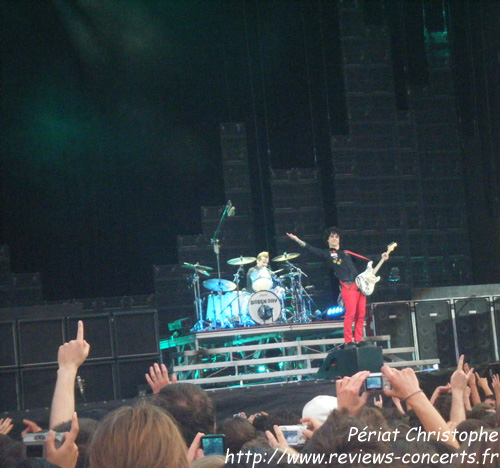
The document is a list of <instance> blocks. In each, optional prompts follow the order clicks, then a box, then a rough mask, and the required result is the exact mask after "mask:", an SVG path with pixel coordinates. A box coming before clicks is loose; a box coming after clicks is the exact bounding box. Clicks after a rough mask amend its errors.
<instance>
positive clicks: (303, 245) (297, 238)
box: [286, 232, 328, 259]
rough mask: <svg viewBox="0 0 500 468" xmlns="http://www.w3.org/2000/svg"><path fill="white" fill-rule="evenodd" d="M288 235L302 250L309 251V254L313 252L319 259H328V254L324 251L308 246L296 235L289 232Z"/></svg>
mask: <svg viewBox="0 0 500 468" xmlns="http://www.w3.org/2000/svg"><path fill="white" fill-rule="evenodd" d="M286 235H287V236H288V237H289V238H290V239H292V240H293V241H295V242H297V244H299V245H300V246H301V247H302V248H305V249H307V250H308V251H309V252H312V253H313V254H314V255H316V256H317V257H321V258H323V259H328V254H327V253H325V250H324V249H318V248H317V247H313V246H312V245H309V244H307V243H306V242H304V241H303V240H302V239H300V238H299V237H297V236H296V235H295V234H292V233H290V232H287V233H286ZM325 257H326V258H325Z"/></svg>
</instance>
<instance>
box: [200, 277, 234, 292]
mask: <svg viewBox="0 0 500 468" xmlns="http://www.w3.org/2000/svg"><path fill="white" fill-rule="evenodd" d="M203 286H205V288H207V289H210V291H217V292H227V291H234V290H235V289H236V284H234V283H233V282H232V281H229V280H225V279H218V278H212V279H209V280H206V281H203Z"/></svg>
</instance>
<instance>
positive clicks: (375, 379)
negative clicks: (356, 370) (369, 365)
mask: <svg viewBox="0 0 500 468" xmlns="http://www.w3.org/2000/svg"><path fill="white" fill-rule="evenodd" d="M390 388H391V384H390V383H389V381H388V380H387V378H386V376H385V375H384V374H381V373H373V372H372V373H371V374H370V375H369V376H368V377H367V378H366V381H365V384H364V390H368V391H370V390H371V391H376V390H389V389H390Z"/></svg>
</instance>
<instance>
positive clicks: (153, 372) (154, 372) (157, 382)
mask: <svg viewBox="0 0 500 468" xmlns="http://www.w3.org/2000/svg"><path fill="white" fill-rule="evenodd" d="M146 381H147V382H148V384H149V386H150V387H151V389H152V390H153V393H154V394H155V395H156V394H157V393H159V392H160V390H161V389H162V388H163V387H166V386H167V385H169V384H172V383H176V382H177V375H176V374H172V377H171V378H170V376H169V375H168V369H167V366H166V365H165V364H162V365H161V366H159V365H158V364H157V363H154V364H153V365H152V366H151V367H150V368H149V374H146Z"/></svg>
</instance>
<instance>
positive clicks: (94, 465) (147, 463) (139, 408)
mask: <svg viewBox="0 0 500 468" xmlns="http://www.w3.org/2000/svg"><path fill="white" fill-rule="evenodd" d="M88 452H89V466H90V468H111V467H113V468H188V467H189V464H188V461H187V449H186V444H185V442H184V440H183V438H182V436H181V434H180V432H179V430H178V428H177V426H176V424H175V422H174V421H173V419H172V418H171V417H170V416H169V415H168V414H166V413H165V411H162V410H161V409H160V408H158V407H156V406H153V405H151V404H150V403H148V402H146V401H139V402H138V403H137V404H136V405H134V406H122V407H120V408H118V409H116V410H115V411H113V412H111V413H109V414H108V415H107V416H106V417H104V419H103V420H102V421H101V422H100V424H99V426H98V427H97V429H96V431H95V432H94V435H93V436H92V440H91V441H90V445H89V449H88Z"/></svg>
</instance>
